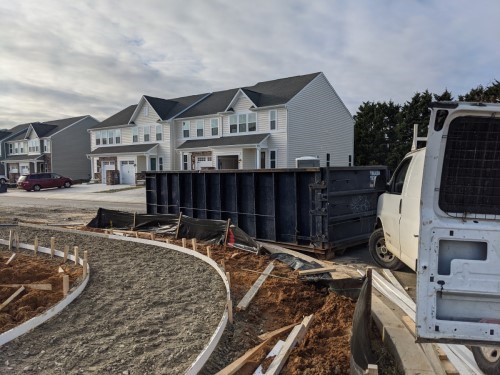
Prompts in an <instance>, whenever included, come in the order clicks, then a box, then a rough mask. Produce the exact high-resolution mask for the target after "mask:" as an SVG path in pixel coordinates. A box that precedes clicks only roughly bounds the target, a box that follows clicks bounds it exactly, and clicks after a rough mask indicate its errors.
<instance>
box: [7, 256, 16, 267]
mask: <svg viewBox="0 0 500 375" xmlns="http://www.w3.org/2000/svg"><path fill="white" fill-rule="evenodd" d="M15 257H16V253H14V254H12V255H11V256H10V258H9V260H8V261H7V262H5V265H6V266H8V265H9V264H10V262H12V261H13V260H14V258H15Z"/></svg>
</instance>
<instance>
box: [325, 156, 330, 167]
mask: <svg viewBox="0 0 500 375" xmlns="http://www.w3.org/2000/svg"><path fill="white" fill-rule="evenodd" d="M326 166H327V167H329V166H330V154H326Z"/></svg>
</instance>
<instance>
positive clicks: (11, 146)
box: [9, 143, 14, 154]
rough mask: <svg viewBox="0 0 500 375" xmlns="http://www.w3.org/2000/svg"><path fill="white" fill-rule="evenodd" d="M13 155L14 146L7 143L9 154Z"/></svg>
mask: <svg viewBox="0 0 500 375" xmlns="http://www.w3.org/2000/svg"><path fill="white" fill-rule="evenodd" d="M13 153H14V145H13V144H12V143H9V154H13Z"/></svg>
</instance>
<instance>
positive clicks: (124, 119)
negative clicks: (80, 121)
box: [90, 104, 137, 130]
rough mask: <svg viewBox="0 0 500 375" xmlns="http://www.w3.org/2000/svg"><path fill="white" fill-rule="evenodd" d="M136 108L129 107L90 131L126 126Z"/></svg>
mask: <svg viewBox="0 0 500 375" xmlns="http://www.w3.org/2000/svg"><path fill="white" fill-rule="evenodd" d="M136 108H137V104H133V105H129V106H128V107H127V108H125V109H122V110H121V111H120V112H118V113H115V114H114V115H112V116H110V117H108V118H107V119H105V120H103V121H101V122H100V123H99V124H97V125H96V126H93V127H91V128H90V129H92V130H93V129H100V128H112V127H113V126H119V125H122V126H123V125H127V124H128V123H129V122H130V119H131V118H132V115H133V114H134V112H135V109H136Z"/></svg>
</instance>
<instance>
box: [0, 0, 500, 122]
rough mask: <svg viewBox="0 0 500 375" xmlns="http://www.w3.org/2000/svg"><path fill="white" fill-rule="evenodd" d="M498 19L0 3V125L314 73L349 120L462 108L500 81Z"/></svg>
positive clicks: (299, 8) (130, 2) (439, 9)
mask: <svg viewBox="0 0 500 375" xmlns="http://www.w3.org/2000/svg"><path fill="white" fill-rule="evenodd" d="M499 16H500V1H498V0H483V1H466V0H420V1H412V0H407V1H397V0H377V1H373V0H355V1H354V0H351V1H349V0H304V1H302V0H252V1H242V0H178V1H177V0H176V1H174V0H142V1H137V0H116V1H115V0H78V1H60V0H17V1H6V0H3V1H1V2H0V25H1V26H2V28H1V31H0V128H9V127H12V126H14V125H16V124H21V123H27V122H34V121H47V120H54V119H60V118H65V117H73V116H80V115H87V114H88V115H92V116H94V117H95V118H96V119H98V120H104V119H105V118H107V117H109V116H111V115H113V114H114V113H116V112H118V111H120V110H121V109H123V108H125V107H127V106H128V105H130V104H135V103H137V102H138V101H139V99H140V98H141V96H142V95H150V96H156V97H161V98H165V99H169V98H175V97H181V96H187V95H193V94H199V93H205V92H211V91H218V90H225V89H230V88H236V87H243V86H249V85H254V84H256V83H257V82H261V81H267V80H272V79H277V78H284V77H290V76H296V75H303V74H308V73H313V72H319V71H321V72H323V73H324V74H325V75H326V77H327V79H328V80H329V81H330V83H331V84H332V86H333V87H334V89H335V91H336V92H337V94H338V95H339V96H340V98H341V99H342V101H343V102H344V103H345V105H346V106H347V108H348V109H349V111H350V112H351V114H352V115H355V114H356V111H357V109H358V108H359V106H360V105H361V104H362V103H363V102H366V101H373V102H377V101H389V100H392V101H394V102H395V103H399V104H404V102H406V101H408V100H410V99H411V97H412V96H413V95H414V94H415V93H417V92H422V91H425V90H427V89H428V90H429V91H431V92H434V93H439V94H440V93H442V92H443V91H444V90H445V89H448V90H449V91H451V92H452V94H453V95H454V97H455V98H457V97H458V95H460V94H465V93H467V92H468V91H469V90H470V89H472V88H475V87H477V86H479V85H483V86H488V85H489V84H491V83H492V82H494V80H496V79H498V80H500V48H499V43H500V22H499V21H498V19H499Z"/></svg>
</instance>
